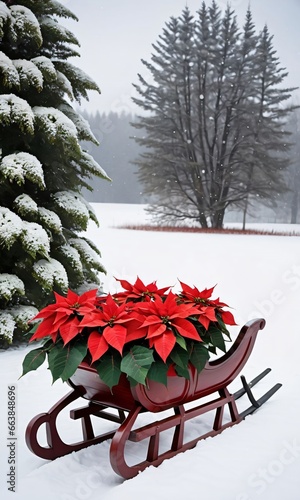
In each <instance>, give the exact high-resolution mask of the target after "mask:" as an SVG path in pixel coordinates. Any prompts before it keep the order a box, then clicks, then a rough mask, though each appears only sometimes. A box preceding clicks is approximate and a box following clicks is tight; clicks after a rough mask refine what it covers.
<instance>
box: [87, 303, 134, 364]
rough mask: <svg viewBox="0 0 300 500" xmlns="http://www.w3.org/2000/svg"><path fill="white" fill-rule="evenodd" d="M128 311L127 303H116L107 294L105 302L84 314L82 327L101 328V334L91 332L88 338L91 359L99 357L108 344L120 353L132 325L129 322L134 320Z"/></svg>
mask: <svg viewBox="0 0 300 500" xmlns="http://www.w3.org/2000/svg"><path fill="white" fill-rule="evenodd" d="M130 311H131V309H130V307H129V306H128V304H126V303H124V304H121V305H118V304H116V302H115V301H114V299H113V297H112V296H111V295H108V296H107V297H106V302H105V303H104V302H103V303H102V304H101V308H99V309H94V310H93V311H91V312H89V313H88V314H86V316H85V318H84V319H83V320H82V321H81V323H80V326H81V327H82V328H84V327H98V328H101V330H102V333H101V334H100V333H98V332H93V333H92V334H91V335H90V337H89V339H88V348H89V351H90V353H91V355H92V360H93V361H96V360H97V359H99V358H100V357H101V356H102V355H103V354H104V353H105V352H106V351H107V349H108V348H109V346H111V347H113V348H114V349H116V350H117V351H119V353H120V354H122V351H123V347H124V344H125V342H126V336H127V332H130V331H131V330H132V328H133V327H134V326H133V325H132V326H131V328H130V326H129V323H132V322H135V321H136V319H135V317H134V315H131V314H130ZM138 324H139V323H138ZM124 325H126V326H124ZM127 341H128V340H127Z"/></svg>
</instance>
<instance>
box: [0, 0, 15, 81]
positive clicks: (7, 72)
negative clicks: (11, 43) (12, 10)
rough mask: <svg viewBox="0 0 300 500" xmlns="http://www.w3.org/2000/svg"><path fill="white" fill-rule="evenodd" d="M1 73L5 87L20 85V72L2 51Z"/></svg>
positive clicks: (0, 60)
mask: <svg viewBox="0 0 300 500" xmlns="http://www.w3.org/2000/svg"><path fill="white" fill-rule="evenodd" d="M1 3H2V2H1ZM0 12H1V11H0ZM0 20H1V17H0ZM0 73H1V75H2V81H3V85H4V86H5V87H8V88H9V89H11V88H12V87H16V88H19V87H20V77H19V73H18V71H17V69H16V67H15V66H14V64H13V62H12V61H11V59H10V58H9V57H7V55H6V54H4V52H2V51H0Z"/></svg>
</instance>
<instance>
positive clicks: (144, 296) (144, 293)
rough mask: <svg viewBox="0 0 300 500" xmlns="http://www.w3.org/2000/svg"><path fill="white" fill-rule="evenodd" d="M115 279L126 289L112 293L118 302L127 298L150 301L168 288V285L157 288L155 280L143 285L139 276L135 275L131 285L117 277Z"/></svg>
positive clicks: (161, 294)
mask: <svg viewBox="0 0 300 500" xmlns="http://www.w3.org/2000/svg"><path fill="white" fill-rule="evenodd" d="M115 279H116V280H117V281H119V283H120V284H121V285H122V287H123V288H124V290H126V291H125V292H119V293H115V294H114V298H115V299H116V300H117V301H118V302H124V301H127V300H143V301H150V300H151V299H153V298H154V297H157V296H160V297H161V296H163V295H164V294H165V293H166V291H167V290H169V289H170V287H169V286H168V287H167V288H157V285H156V281H153V282H152V283H149V285H144V283H143V282H142V281H141V280H140V278H139V277H137V279H136V281H135V283H134V284H133V285H131V283H129V282H128V281H126V280H120V279H118V278H115Z"/></svg>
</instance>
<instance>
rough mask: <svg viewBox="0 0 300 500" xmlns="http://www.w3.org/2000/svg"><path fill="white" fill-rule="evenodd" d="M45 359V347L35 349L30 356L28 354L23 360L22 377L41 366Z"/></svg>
mask: <svg viewBox="0 0 300 500" xmlns="http://www.w3.org/2000/svg"><path fill="white" fill-rule="evenodd" d="M45 357H46V351H45V350H44V349H43V347H39V348H38V349H33V351H30V352H29V353H28V354H26V356H25V358H24V360H23V365H22V366H23V373H22V375H21V377H23V375H26V373H28V372H31V371H33V370H36V369H37V368H38V367H39V366H41V365H42V364H43V363H44V361H45Z"/></svg>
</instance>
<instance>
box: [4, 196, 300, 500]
mask: <svg viewBox="0 0 300 500" xmlns="http://www.w3.org/2000/svg"><path fill="white" fill-rule="evenodd" d="M93 206H94V208H95V210H96V212H97V215H98V217H99V220H100V223H101V227H100V228H99V229H98V228H96V226H95V224H92V225H91V227H90V228H89V230H88V232H87V235H88V237H89V238H90V239H92V240H93V241H94V242H95V243H97V244H98V245H99V248H100V249H101V252H102V261H103V264H104V265H105V267H106V269H107V276H105V277H103V288H104V290H105V291H110V292H115V291H116V289H117V287H116V282H115V280H114V276H116V277H118V278H125V279H129V280H133V281H134V280H135V278H136V276H137V275H139V277H140V278H141V279H142V280H143V281H144V282H146V283H149V282H150V281H154V280H157V282H158V285H161V286H168V285H176V283H177V279H178V278H179V279H180V280H181V281H183V282H185V283H187V284H190V285H191V286H192V285H195V286H197V287H198V288H200V289H201V287H202V288H205V287H211V286H213V285H217V286H216V290H215V294H214V297H217V296H220V297H221V300H224V301H225V302H227V303H228V304H230V305H231V306H232V308H233V313H234V315H235V318H236V320H237V322H238V323H239V327H238V328H237V327H234V328H232V329H231V331H232V337H233V338H235V336H236V334H237V333H238V330H239V328H240V327H241V326H242V325H243V324H244V323H246V322H247V321H248V320H249V319H251V318H254V317H264V318H265V319H266V321H267V325H266V327H265V329H264V330H262V331H261V332H259V335H258V338H257V341H256V344H255V346H254V351H253V353H252V355H251V357H250V359H249V361H248V363H247V365H246V366H245V368H244V370H243V373H244V375H245V376H246V378H248V379H251V378H253V377H254V376H255V375H257V374H258V373H260V372H261V371H262V370H264V369H265V368H267V367H271V368H272V372H271V373H270V374H269V375H268V376H267V377H266V378H265V379H264V380H263V381H261V382H260V384H259V385H258V386H257V388H255V390H254V393H255V395H256V396H257V397H259V396H260V395H261V394H262V393H264V392H266V391H267V390H268V389H269V388H270V387H271V386H272V385H274V384H275V383H277V382H281V383H282V384H283V387H282V388H281V389H280V390H279V391H278V392H277V393H276V394H275V395H274V396H273V398H272V399H270V400H269V401H268V402H267V403H266V404H265V405H264V406H263V407H262V408H261V409H260V410H259V411H257V412H256V413H255V414H254V415H252V416H249V417H247V419H246V420H245V421H243V422H242V423H241V424H239V425H237V426H235V427H233V428H230V429H228V430H226V431H224V432H223V433H222V434H220V435H218V436H216V437H214V438H208V439H207V440H205V441H201V442H200V443H198V445H197V447H196V448H194V449H193V450H191V451H187V452H185V453H183V454H181V455H178V456H177V457H175V458H173V459H171V460H167V461H165V462H164V463H163V464H162V465H161V466H159V467H158V468H154V467H150V468H148V469H146V470H145V471H144V472H142V473H141V474H139V475H138V476H137V477H136V478H134V479H131V480H128V481H124V480H123V479H121V478H120V477H118V476H117V475H116V474H115V473H114V472H113V470H112V469H111V467H110V463H109V456H108V453H109V442H105V443H102V444H99V445H95V446H91V447H89V448H86V449H84V450H81V451H79V452H77V453H72V454H71V455H68V456H65V457H62V458H60V459H57V460H55V461H53V462H47V461H45V460H42V459H40V458H38V457H36V456H35V455H33V454H32V453H31V452H30V451H29V450H28V449H27V447H26V444H25V440H24V433H25V429H26V426H27V424H28V422H29V421H30V419H31V418H32V417H33V416H35V415H36V414H37V413H40V412H44V411H47V410H48V409H49V408H50V407H51V406H52V405H53V404H54V403H55V402H56V401H57V400H58V399H59V398H60V397H61V396H63V395H64V394H66V393H67V392H68V391H69V387H68V386H67V385H66V384H62V383H60V382H56V383H55V384H54V385H51V378H50V374H49V373H48V370H47V369H46V366H44V367H41V368H40V369H39V370H38V371H37V372H35V373H30V374H28V375H26V376H25V377H24V378H22V379H20V380H18V379H19V376H20V373H21V364H22V360H23V358H24V355H25V353H26V352H27V350H28V348H19V349H15V350H11V351H8V352H1V353H0V360H1V362H0V376H1V386H0V391H1V392H0V397H1V407H0V425H1V429H2V430H1V433H0V498H1V500H8V499H12V498H15V499H20V500H38V499H39V500H40V499H43V500H54V499H55V500H96V499H97V500H98V499H101V500H117V499H120V498H122V499H123V500H129V499H130V500H135V499H140V498H142V499H143V500H150V499H151V500H152V499H154V498H155V500H165V499H167V498H170V499H172V500H181V499H182V498H186V499H192V498H194V499H205V500H259V499H263V500H282V499H283V498H284V499H286V500H299V498H300V494H299V491H300V475H299V469H300V430H299V415H300V389H299V387H300V363H299V352H300V334H299V321H298V311H299V303H300V237H296V236H286V237H284V236H265V235H264V236H254V235H222V234H200V233H198V234H196V233H194V234H189V233H161V232H143V231H129V230H126V229H122V228H121V229H120V226H122V225H126V224H138V223H143V222H144V221H145V213H144V211H143V207H142V206H139V205H109V204H98V205H96V204H94V205H93ZM262 228H263V229H272V228H274V229H275V228H277V226H276V227H275V226H271V225H268V226H266V225H265V226H262ZM282 228H283V226H280V227H278V229H280V230H282ZM285 229H286V230H287V231H293V230H295V231H300V226H299V225H298V226H296V227H294V226H293V227H292V226H285ZM8 386H15V388H16V389H15V391H16V396H17V406H16V409H17V436H18V439H17V454H16V462H17V492H16V493H12V492H10V491H8V490H7V486H8V485H7V483H6V481H7V479H8V476H7V474H8V472H9V465H8V456H9V450H10V448H9V447H8V444H9V443H10V441H9V440H8V431H7V418H8V415H7V390H8ZM238 387H239V381H238V380H236V381H234V382H233V384H232V388H231V389H232V390H233V391H234V390H236V389H237V388H238ZM75 406H82V403H80V402H79V404H78V402H77V405H76V404H75ZM245 406H247V403H246V401H245V402H244V401H241V403H240V404H239V408H241V409H243V408H244V407H245ZM145 418H146V416H145ZM155 418H156V417H155ZM58 423H59V426H60V429H61V432H62V434H63V436H64V437H65V440H66V442H73V441H76V440H78V439H79V438H80V433H79V431H80V428H79V425H80V424H79V422H78V421H72V420H70V419H68V417H67V413H66V414H64V415H62V416H61V417H59V422H58ZM96 424H97V426H98V428H100V427H101V429H104V430H106V429H108V428H111V425H113V424H109V423H108V422H106V423H105V422H104V423H101V422H100V421H99V422H97V423H96ZM198 424H199V425H201V422H200V423H199V420H198ZM99 426H100V427H99ZM190 432H192V431H190ZM42 439H43V437H42ZM129 454H130V450H129Z"/></svg>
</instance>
